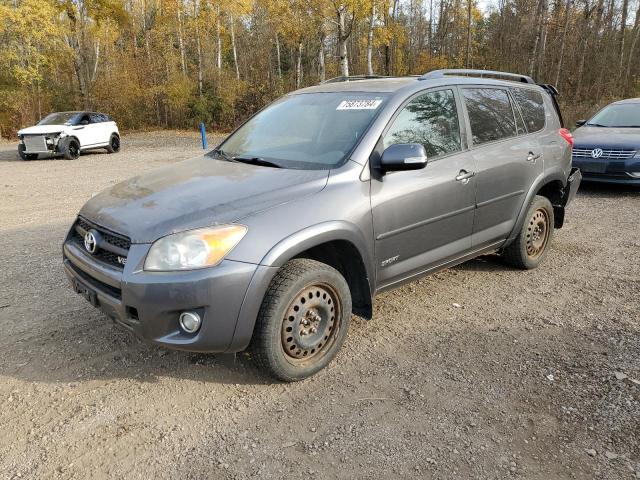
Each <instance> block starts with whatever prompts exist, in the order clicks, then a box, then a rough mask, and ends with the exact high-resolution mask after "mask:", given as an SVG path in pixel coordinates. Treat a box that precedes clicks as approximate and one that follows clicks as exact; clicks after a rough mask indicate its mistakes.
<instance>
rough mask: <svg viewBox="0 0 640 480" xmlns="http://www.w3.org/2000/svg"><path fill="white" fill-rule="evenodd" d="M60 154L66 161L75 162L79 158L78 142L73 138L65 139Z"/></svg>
mask: <svg viewBox="0 0 640 480" xmlns="http://www.w3.org/2000/svg"><path fill="white" fill-rule="evenodd" d="M61 153H62V154H63V155H64V158H66V159H67V160H76V159H77V158H78V157H80V142H78V140H76V139H75V138H66V139H65V140H64V144H63V146H62V149H61Z"/></svg>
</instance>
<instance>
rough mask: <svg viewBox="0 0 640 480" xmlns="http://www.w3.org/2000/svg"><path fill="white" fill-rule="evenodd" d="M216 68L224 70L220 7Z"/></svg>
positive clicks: (217, 16)
mask: <svg viewBox="0 0 640 480" xmlns="http://www.w3.org/2000/svg"><path fill="white" fill-rule="evenodd" d="M216 46H217V48H216V68H217V69H218V70H222V36H221V35H220V5H218V7H217V14H216Z"/></svg>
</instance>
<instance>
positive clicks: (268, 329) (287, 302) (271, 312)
mask: <svg viewBox="0 0 640 480" xmlns="http://www.w3.org/2000/svg"><path fill="white" fill-rule="evenodd" d="M350 321H351V293H350V291H349V286H348V285H347V282H346V280H345V279H344V277H343V276H342V275H340V273H339V272H338V271H337V270H335V269H334V268H332V267H330V266H329V265H326V264H324V263H320V262H317V261H315V260H308V259H294V260H291V261H289V262H287V263H286V264H285V265H284V266H283V267H282V268H281V269H280V271H279V272H278V273H277V274H276V276H275V277H274V279H273V280H272V282H271V285H270V286H269V289H268V290H267V293H266V295H265V297H264V300H263V302H262V306H261V308H260V313H259V314H258V319H257V322H256V327H255V330H254V333H253V338H252V339H251V345H250V347H249V348H250V351H251V352H252V354H253V357H254V359H255V361H256V363H257V364H258V366H259V367H260V368H262V369H263V370H265V371H266V372H268V373H269V374H270V375H272V376H274V377H276V378H278V379H280V380H284V381H286V382H293V381H297V380H302V379H305V378H307V377H310V376H311V375H313V374H315V373H317V372H318V371H319V370H321V369H323V368H324V367H325V366H327V365H328V364H329V363H330V362H331V360H333V358H334V357H335V356H336V354H337V353H338V351H339V350H340V348H341V347H342V344H343V343H344V340H345V338H346V336H347V330H348V329H349V323H350Z"/></svg>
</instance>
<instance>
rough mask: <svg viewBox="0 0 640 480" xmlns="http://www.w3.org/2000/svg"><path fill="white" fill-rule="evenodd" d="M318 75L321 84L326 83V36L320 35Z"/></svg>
mask: <svg viewBox="0 0 640 480" xmlns="http://www.w3.org/2000/svg"><path fill="white" fill-rule="evenodd" d="M318 74H319V76H320V82H324V81H325V78H326V67H325V64H324V34H320V49H319V50H318Z"/></svg>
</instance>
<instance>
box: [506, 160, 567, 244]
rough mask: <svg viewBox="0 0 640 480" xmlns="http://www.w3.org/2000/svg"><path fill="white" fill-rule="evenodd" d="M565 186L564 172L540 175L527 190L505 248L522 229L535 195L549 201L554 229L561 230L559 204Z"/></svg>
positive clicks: (561, 219) (562, 220)
mask: <svg viewBox="0 0 640 480" xmlns="http://www.w3.org/2000/svg"><path fill="white" fill-rule="evenodd" d="M566 184H567V179H566V178H565V176H564V172H562V171H561V170H560V169H558V170H557V171H554V172H552V173H548V172H547V173H546V174H543V175H540V176H539V177H538V178H537V179H536V181H535V182H533V184H532V185H531V188H529V191H528V192H527V196H526V197H525V200H524V202H523V203H522V206H521V207H520V212H519V213H518V218H517V220H516V222H515V224H514V227H513V230H512V231H511V234H510V235H509V238H508V240H507V241H506V242H505V246H506V245H508V244H509V243H511V242H512V241H513V240H514V239H515V238H516V237H517V236H518V233H519V232H520V230H521V228H522V224H523V222H524V221H525V218H524V217H525V215H526V213H527V209H528V208H529V205H530V204H531V202H532V201H533V199H534V197H535V196H536V195H541V196H543V197H546V198H548V199H549V201H550V202H551V205H553V213H554V227H555V228H562V225H563V223H564V205H562V203H561V202H562V198H563V194H564V188H565V186H566Z"/></svg>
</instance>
